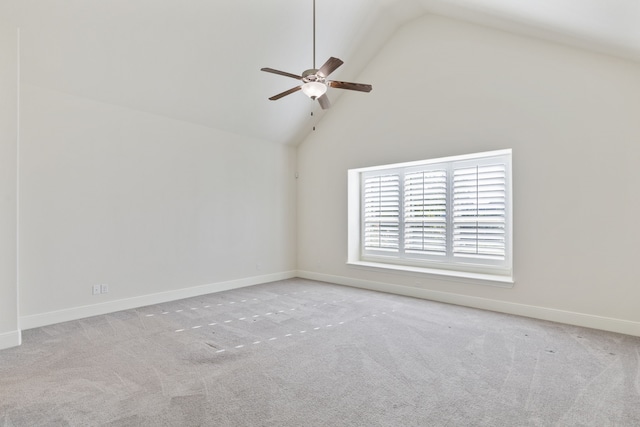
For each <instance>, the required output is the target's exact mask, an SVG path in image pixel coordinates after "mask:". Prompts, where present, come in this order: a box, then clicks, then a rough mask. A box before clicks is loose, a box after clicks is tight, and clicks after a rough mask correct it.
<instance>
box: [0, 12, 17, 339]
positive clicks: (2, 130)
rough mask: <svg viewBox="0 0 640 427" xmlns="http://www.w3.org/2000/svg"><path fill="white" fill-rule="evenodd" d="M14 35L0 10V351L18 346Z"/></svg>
mask: <svg viewBox="0 0 640 427" xmlns="http://www.w3.org/2000/svg"><path fill="white" fill-rule="evenodd" d="M17 39H18V35H17V29H16V28H15V27H13V26H11V25H9V24H7V23H4V22H3V20H2V9H1V8H0V349H2V348H6V347H12V346H14V345H18V344H19V343H20V332H19V330H18V312H17V268H16V263H17V258H16V257H17V246H16V244H17V238H16V232H17V212H16V208H17V189H16V187H17V181H16V179H17V158H16V155H17V149H18V124H17V121H18V40H17Z"/></svg>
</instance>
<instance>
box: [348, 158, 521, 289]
mask: <svg viewBox="0 0 640 427" xmlns="http://www.w3.org/2000/svg"><path fill="white" fill-rule="evenodd" d="M496 162H499V163H500V164H504V173H505V177H504V260H498V259H493V260H491V259H478V258H476V257H472V256H460V255H455V256H454V254H453V252H452V250H453V245H452V243H453V242H452V236H453V228H452V225H453V223H452V218H453V208H452V206H453V173H452V170H453V168H454V167H456V168H458V167H463V166H465V165H466V166H474V165H480V166H486V165H489V164H492V163H493V164H495V163H496ZM511 163H512V150H511V149H505V150H496V151H489V152H482V153H474V154H468V155H461V156H452V157H444V158H436V159H428V160H422V161H415V162H406V163H396V164H388V165H380V166H373V167H366V168H358V169H350V170H349V171H348V235H349V237H348V260H347V263H348V264H350V265H356V266H364V267H376V268H386V269H391V270H400V271H408V272H417V273H428V274H436V275H443V276H449V277H458V278H471V279H481V280H489V281H494V282H498V283H502V284H505V283H507V284H508V283H513V224H512V222H513V203H512V200H513V194H512V165H511ZM442 168H445V169H446V171H447V177H446V206H447V209H446V230H447V231H446V248H447V249H446V251H447V252H446V255H445V256H434V255H422V254H415V253H414V254H410V255H409V256H407V255H406V250H405V249H404V243H403V241H402V240H403V238H404V236H405V233H404V231H405V230H404V223H405V217H404V216H405V212H404V209H403V205H404V203H403V197H404V196H405V194H403V193H404V189H403V185H404V177H405V176H406V174H408V173H412V172H415V171H422V170H425V171H426V170H437V169H442ZM399 171H400V173H401V174H400V176H399V182H400V183H401V184H400V189H399V192H400V203H399V213H398V219H399V227H398V237H399V242H398V245H399V247H398V253H389V252H387V251H383V250H381V251H377V250H375V249H373V250H372V249H365V248H364V242H363V239H364V237H365V228H364V227H365V207H364V197H365V189H364V185H365V184H364V183H365V179H366V178H367V177H372V176H376V175H383V174H385V173H387V174H392V173H393V174H395V173H398V172H399Z"/></svg>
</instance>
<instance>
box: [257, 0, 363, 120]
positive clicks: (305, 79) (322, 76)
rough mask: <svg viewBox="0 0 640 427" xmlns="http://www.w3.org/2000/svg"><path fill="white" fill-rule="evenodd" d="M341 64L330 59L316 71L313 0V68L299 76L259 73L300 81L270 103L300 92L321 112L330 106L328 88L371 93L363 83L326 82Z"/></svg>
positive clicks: (270, 71) (276, 72)
mask: <svg viewBox="0 0 640 427" xmlns="http://www.w3.org/2000/svg"><path fill="white" fill-rule="evenodd" d="M342 64H343V62H342V61H341V60H340V59H338V58H334V57H331V58H329V59H328V60H327V62H325V63H324V64H323V65H322V67H320V68H319V69H316V68H315V67H316V2H315V0H313V68H311V69H309V70H306V71H304V72H303V73H302V75H301V76H299V75H296V74H292V73H287V72H286V71H280V70H275V69H273V68H261V69H260V70H261V71H265V72H267V73H273V74H278V75H281V76H285V77H291V78H294V79H296V80H300V81H301V82H302V84H301V85H299V86H296V87H293V88H291V89H289V90H286V91H284V92H282V93H279V94H277V95H274V96H272V97H270V98H269V99H270V100H272V101H276V100H278V99H280V98H282V97H285V96H287V95H290V94H292V93H294V92H297V91H299V90H302V93H304V94H305V95H307V96H308V97H309V98H311V99H312V100H314V101H315V100H316V99H317V100H318V103H319V104H320V107H321V108H322V109H323V110H326V109H327V108H329V107H330V106H331V103H330V102H329V98H328V97H327V95H326V92H327V89H328V88H329V87H332V88H336V89H348V90H355V91H357V92H371V89H373V87H372V86H371V85H369V84H363V83H349V82H340V81H337V80H327V77H328V76H329V74H331V73H332V72H334V71H335V70H336V69H337V68H338V67H339V66H341V65H342Z"/></svg>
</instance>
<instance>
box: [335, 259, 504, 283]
mask: <svg viewBox="0 0 640 427" xmlns="http://www.w3.org/2000/svg"><path fill="white" fill-rule="evenodd" d="M347 265H348V266H351V267H356V268H362V269H368V270H376V269H382V270H393V271H394V272H404V273H409V274H414V275H415V274H418V275H429V276H434V277H437V278H438V279H443V280H449V281H452V282H462V283H473V284H481V285H490V286H498V287H501V288H512V287H513V284H514V283H515V282H514V280H513V277H512V276H499V275H497V274H486V273H473V272H468V271H456V270H444V269H439V268H425V267H415V266H410V265H401V264H390V263H381V262H371V261H349V262H347Z"/></svg>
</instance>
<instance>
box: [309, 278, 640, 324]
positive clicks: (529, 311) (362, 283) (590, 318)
mask: <svg viewBox="0 0 640 427" xmlns="http://www.w3.org/2000/svg"><path fill="white" fill-rule="evenodd" d="M297 275H298V277H300V278H303V279H310V280H318V281H323V282H329V283H336V284H339V285H346V286H353V287H356V288H363V289H370V290H374V291H380V292H387V293H392V294H398V295H406V296H410V297H414V298H422V299H427V300H432V301H438V302H444V303H447V304H456V305H461V306H466V307H473V308H479V309H482V310H490V311H497V312H500V313H507V314H514V315H517V316H524V317H532V318H535V319H540V320H548V321H551V322H558V323H564V324H568V325H575V326H581V327H585V328H593V329H600V330H603V331H609V332H616V333H620V334H626V335H634V336H640V322H633V321H629V320H624V319H616V318H612V317H602V316H594V315H592V314H586V313H577V312H573V311H565V310H558V309H554V308H547V307H539V306H534V305H526V304H518V303H513V302H507V301H498V300H493V299H489V298H481V297H474V296H469V295H459V294H452V293H448V292H440V291H433V290H429V289H421V288H414V287H411V286H403V285H394V284H391V283H383V282H376V281H371V280H362V279H354V278H350V277H344V276H333V275H329V274H322V273H315V272H312V271H300V270H298V273H297Z"/></svg>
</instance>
